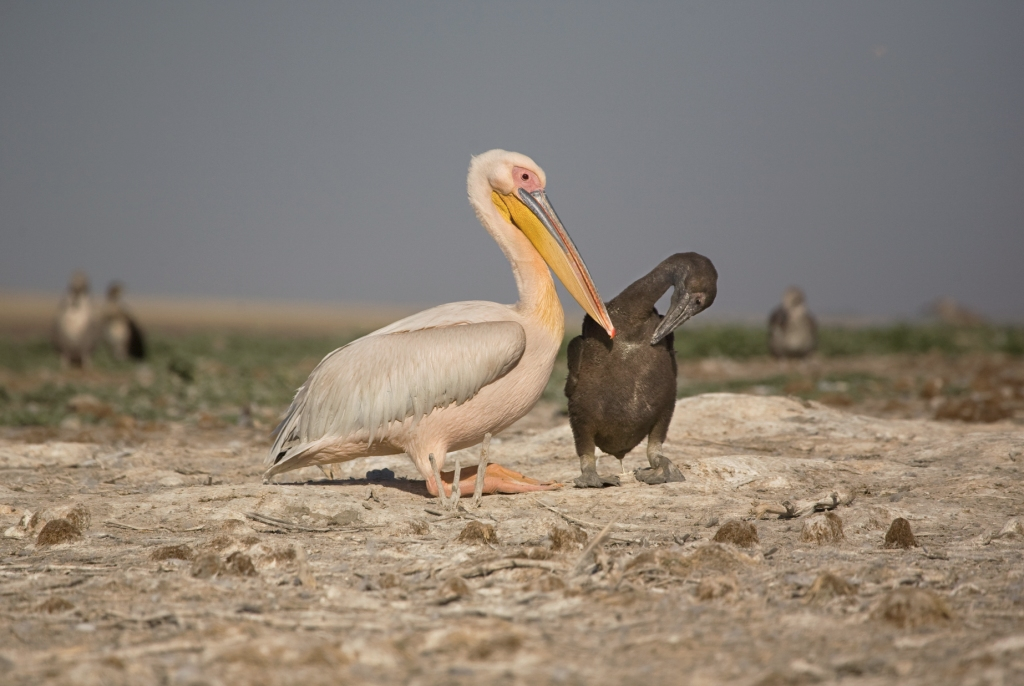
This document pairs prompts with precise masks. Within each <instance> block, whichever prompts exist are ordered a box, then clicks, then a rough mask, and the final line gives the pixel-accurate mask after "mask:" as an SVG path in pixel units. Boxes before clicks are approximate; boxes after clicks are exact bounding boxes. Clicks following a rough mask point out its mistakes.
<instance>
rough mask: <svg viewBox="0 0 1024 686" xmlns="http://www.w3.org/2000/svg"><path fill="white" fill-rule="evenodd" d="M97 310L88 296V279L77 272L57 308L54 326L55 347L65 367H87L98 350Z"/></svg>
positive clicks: (69, 282)
mask: <svg viewBox="0 0 1024 686" xmlns="http://www.w3.org/2000/svg"><path fill="white" fill-rule="evenodd" d="M96 334H97V331H96V311H95V307H94V306H93V303H92V298H90V297H89V277H87V276H86V275H85V273H84V272H75V273H74V274H72V275H71V280H70V281H68V290H67V293H65V294H64V297H63V298H61V301H60V305H59V306H58V308H57V319H56V321H55V322H54V324H53V345H54V347H56V348H57V352H58V353H60V361H61V364H62V365H63V366H65V367H75V368H82V367H85V366H88V364H89V358H90V356H91V355H92V351H93V348H95V347H96V338H97V335H96Z"/></svg>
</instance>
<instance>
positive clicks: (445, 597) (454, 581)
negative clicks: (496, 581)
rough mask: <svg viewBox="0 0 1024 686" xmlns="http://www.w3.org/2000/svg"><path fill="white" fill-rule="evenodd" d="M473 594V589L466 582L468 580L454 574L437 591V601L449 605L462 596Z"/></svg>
mask: <svg viewBox="0 0 1024 686" xmlns="http://www.w3.org/2000/svg"><path fill="white" fill-rule="evenodd" d="M472 594H473V590H472V589H471V588H470V587H469V584H467V583H466V580H465V579H463V578H462V577H461V576H453V577H452V578H450V579H448V580H447V581H445V582H444V584H442V585H441V588H440V589H438V591H437V602H438V603H440V604H441V605H447V604H448V603H453V602H455V601H456V600H459V599H461V598H466V597H468V596H470V595H472Z"/></svg>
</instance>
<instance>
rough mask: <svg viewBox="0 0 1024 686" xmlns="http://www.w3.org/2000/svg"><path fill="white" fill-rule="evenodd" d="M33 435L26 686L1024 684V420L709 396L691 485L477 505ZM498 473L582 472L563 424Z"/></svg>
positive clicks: (10, 566) (387, 474) (519, 431)
mask: <svg viewBox="0 0 1024 686" xmlns="http://www.w3.org/2000/svg"><path fill="white" fill-rule="evenodd" d="M3 436H4V438H3V439H2V440H0V474H2V481H0V527H2V529H3V530H4V532H5V533H4V537H3V538H0V616H2V620H0V681H3V682H4V683H5V684H43V683H53V684H147V683H162V684H238V683H248V684H289V683H301V684H304V685H307V686H308V685H312V684H319V683H385V684H387V683H410V684H475V683H497V684H502V683H508V684H518V683H530V684H548V683H559V684H561V683H565V684H594V683H651V684H659V683H664V684H704V683H708V684H716V683H727V684H733V683H735V684H751V685H753V684H761V685H764V686H769V685H774V684H811V683H822V684H829V683H843V684H882V683H886V684H887V683H901V684H936V683H954V684H992V685H993V686H995V685H999V684H1006V685H1009V684H1020V683H1024V555H1022V553H1024V526H1022V523H1021V522H1022V521H1024V489H1022V484H1021V471H1020V470H1021V468H1022V467H1024V457H1022V452H1024V428H1022V427H1021V425H1020V423H1019V422H1015V421H1014V420H1004V421H1001V422H997V423H994V424H987V425H973V424H961V423H956V422H948V423H941V422H936V421H932V420H925V419H906V420H901V419H878V418H872V417H866V416H861V415H858V414H854V413H851V412H847V411H843V410H838V409H833V408H830V407H827V406H825V405H821V404H818V403H815V402H811V401H806V400H802V401H801V400H799V399H793V398H787V397H758V396H753V395H734V394H724V393H718V394H708V395H699V396H695V397H692V398H687V399H684V400H680V401H679V404H678V407H677V409H676V413H675V419H674V422H673V426H672V431H671V433H670V436H669V441H668V444H667V451H668V453H667V454H668V455H669V457H670V458H671V459H673V460H674V461H675V462H676V464H677V465H679V466H680V467H681V468H682V470H683V473H684V474H685V475H686V481H685V482H683V483H674V484H668V485H662V486H647V485H644V484H639V483H637V482H635V481H630V480H628V479H624V482H625V483H624V485H623V486H622V487H619V488H610V489H605V490H579V489H574V488H571V487H567V488H565V489H562V490H559V491H554V492H549V493H545V494H543V495H540V496H533V495H518V496H487V497H484V498H483V500H482V503H481V505H480V506H479V507H474V505H473V503H472V502H469V501H468V499H464V500H463V501H462V505H463V506H464V507H463V508H462V509H460V510H457V511H455V512H451V511H445V510H443V509H441V505H440V504H439V503H438V501H436V500H435V499H432V498H429V497H428V496H427V494H426V490H425V488H424V484H423V482H422V480H420V479H419V478H418V476H417V475H416V473H415V472H414V471H413V469H412V465H411V463H410V462H409V460H408V459H407V458H405V457H401V456H399V457H394V458H375V459H372V460H359V461H355V462H352V463H349V464H346V465H340V466H338V467H337V468H336V469H335V472H334V478H333V479H327V478H326V477H325V476H324V475H323V474H321V473H320V472H319V471H318V470H314V469H310V470H304V471H301V472H293V473H290V474H286V475H284V478H283V479H281V480H279V481H278V482H276V483H272V484H263V483H262V482H261V479H260V474H261V471H262V465H261V462H262V457H263V453H264V451H265V449H266V437H265V434H264V432H257V431H253V430H251V429H243V428H236V427H229V428H221V429H218V430H216V431H213V430H203V429H199V428H195V427H192V428H189V427H187V426H186V425H183V424H171V425H170V426H169V428H167V429H162V430H160V431H154V432H151V433H150V434H148V435H145V436H142V437H136V438H134V439H133V440H131V441H128V442H119V441H116V440H113V439H111V440H99V441H98V442H94V443H82V442H60V441H55V440H52V439H51V440H50V441H49V442H32V440H33V439H32V435H31V434H30V433H18V432H16V431H13V430H8V431H7V433H5V434H3ZM476 456H477V453H476V451H475V450H473V451H467V452H466V453H465V454H462V455H461V458H462V460H463V461H466V462H474V461H475V460H476V459H477V458H476ZM491 458H492V459H493V460H494V461H497V462H499V463H501V464H503V465H506V466H508V467H511V468H514V469H518V470H520V471H522V472H525V473H528V474H531V475H534V476H539V477H544V478H550V479H557V480H561V481H564V482H567V483H571V480H572V478H573V477H574V476H575V475H576V474H577V471H578V464H577V461H576V458H575V456H574V452H573V447H572V439H571V434H570V431H569V427H568V426H567V424H566V423H565V420H564V418H562V417H561V416H560V415H558V413H557V412H556V411H555V410H554V409H553V408H552V407H551V406H541V407H539V408H538V409H536V410H535V411H534V413H533V414H531V415H530V416H529V417H527V418H526V419H525V420H524V421H523V422H521V423H520V424H518V425H517V426H516V427H513V429H512V430H510V431H508V432H506V433H505V434H503V435H502V436H500V437H498V438H496V439H495V441H494V443H493V444H492V447H491ZM645 461H646V460H645V457H644V452H643V447H642V446H641V448H639V449H637V450H636V451H634V452H633V453H632V454H631V455H629V456H628V457H627V459H626V465H625V466H626V467H627V468H635V467H638V466H641V465H642V464H643V463H644V462H645ZM601 469H602V471H618V465H617V464H615V460H614V459H612V458H604V459H603V461H602V463H601ZM894 520H898V521H897V525H896V526H895V527H892V524H893V522H894ZM901 525H902V528H901ZM908 526H909V530H908ZM890 528H892V532H891V533H890ZM887 534H888V539H889V541H888V543H887Z"/></svg>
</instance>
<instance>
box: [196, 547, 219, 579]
mask: <svg viewBox="0 0 1024 686" xmlns="http://www.w3.org/2000/svg"><path fill="white" fill-rule="evenodd" d="M223 573H224V563H223V562H221V560H220V556H219V555H217V554H216V553H206V554H205V555H200V556H199V557H198V558H196V561H195V562H194V563H193V564H192V576H194V577H195V578H197V579H211V578H213V577H215V576H218V575H220V574H223Z"/></svg>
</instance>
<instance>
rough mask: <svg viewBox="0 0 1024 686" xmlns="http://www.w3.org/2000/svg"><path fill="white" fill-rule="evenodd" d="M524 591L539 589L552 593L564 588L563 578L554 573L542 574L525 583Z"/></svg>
mask: <svg viewBox="0 0 1024 686" xmlns="http://www.w3.org/2000/svg"><path fill="white" fill-rule="evenodd" d="M523 590H524V591H540V592H541V593H552V592H554V591H564V590H565V580H564V579H562V577H560V576H557V575H555V574H543V575H541V576H540V577H538V578H536V579H534V580H533V581H531V582H530V583H528V584H526V586H525V587H524V588H523Z"/></svg>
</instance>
